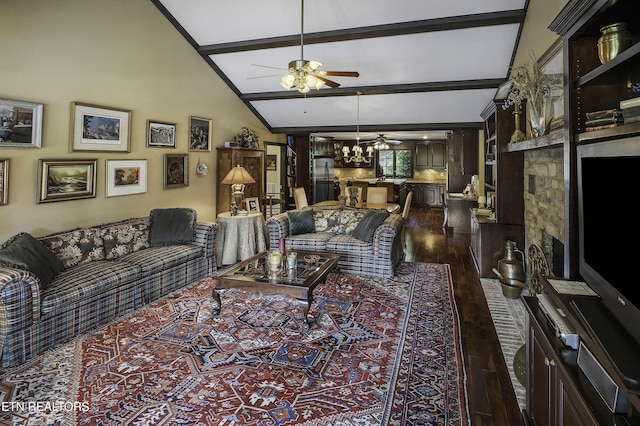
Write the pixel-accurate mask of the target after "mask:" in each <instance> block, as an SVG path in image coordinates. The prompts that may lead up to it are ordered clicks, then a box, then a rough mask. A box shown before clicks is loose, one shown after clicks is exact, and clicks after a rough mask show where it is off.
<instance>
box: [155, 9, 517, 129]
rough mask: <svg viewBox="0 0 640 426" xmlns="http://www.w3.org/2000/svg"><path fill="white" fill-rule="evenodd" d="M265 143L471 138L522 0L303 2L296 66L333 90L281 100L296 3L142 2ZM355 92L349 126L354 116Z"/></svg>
mask: <svg viewBox="0 0 640 426" xmlns="http://www.w3.org/2000/svg"><path fill="white" fill-rule="evenodd" d="M152 2H153V3H154V4H156V6H157V7H158V8H159V9H160V10H161V11H162V12H163V13H164V14H165V16H167V18H168V19H169V20H170V21H171V22H172V23H173V24H174V25H175V26H176V28H178V30H179V31H180V32H181V33H182V34H183V35H184V36H185V37H186V38H187V40H189V42H190V43H191V44H192V45H193V47H194V48H195V49H197V50H198V51H199V53H200V54H201V55H202V57H203V60H205V61H207V62H208V63H209V65H210V66H211V67H212V69H213V70H214V71H215V72H217V73H218V74H219V75H220V76H221V77H222V78H223V79H224V80H225V81H226V82H227V84H228V85H229V86H230V87H231V88H232V89H233V90H234V91H235V93H237V94H238V96H239V97H240V98H241V99H242V100H243V101H244V102H245V103H246V104H247V105H248V106H249V107H250V108H251V109H252V110H253V111H254V113H256V115H257V116H258V117H259V118H260V119H261V120H262V122H263V123H264V124H265V125H266V126H267V127H268V128H269V129H270V130H271V131H272V132H274V133H296V132H325V133H326V132H341V134H344V132H352V131H354V130H355V128H356V122H357V121H358V123H359V125H360V128H361V129H362V130H364V131H370V132H375V133H380V132H384V133H389V132H392V131H395V132H400V133H402V132H405V133H406V132H407V131H412V130H443V129H455V128H464V127H469V126H478V125H479V123H481V121H482V120H481V118H480V112H481V111H482V110H483V109H484V107H485V106H486V105H487V104H488V103H489V102H490V101H491V99H492V98H493V95H494V94H495V92H496V88H497V87H498V85H499V84H500V83H501V82H502V81H504V80H505V79H506V77H507V75H508V71H509V67H510V65H511V63H512V60H513V55H514V53H515V49H516V46H517V40H518V36H519V34H520V30H521V26H522V23H523V22H524V15H525V13H526V5H527V3H528V2H527V0H455V1H442V0H395V1H394V2H390V1H388V0H348V1H345V0H305V3H304V58H303V59H306V60H316V61H319V62H322V63H323V66H322V67H321V68H320V69H322V70H335V71H358V72H359V73H360V76H359V77H357V78H352V77H329V78H330V79H331V80H334V81H336V82H338V83H340V84H341V87H340V88H336V89H331V88H328V87H326V86H325V87H324V88H322V89H320V90H319V91H315V90H312V91H311V92H309V93H308V94H307V96H306V97H305V96H304V95H302V94H300V93H298V92H297V91H296V90H295V89H294V90H291V91H286V90H284V89H282V87H281V86H280V77H281V76H282V75H283V74H284V73H285V72H286V68H287V65H288V63H289V62H290V61H293V60H297V59H301V57H300V55H301V49H300V29H301V22H300V19H301V0H270V1H264V0H242V1H236V2H228V1H226V0H152ZM358 92H360V93H361V95H360V96H359V98H360V100H359V103H360V114H359V118H358V114H357V112H356V111H357V104H358V96H357V95H356V93H358Z"/></svg>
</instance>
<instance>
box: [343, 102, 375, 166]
mask: <svg viewBox="0 0 640 426" xmlns="http://www.w3.org/2000/svg"><path fill="white" fill-rule="evenodd" d="M360 94H361V92H358V98H357V99H358V101H357V107H356V144H355V145H354V146H353V148H352V149H351V151H352V152H353V155H351V156H349V147H348V146H343V147H342V155H343V157H342V161H344V162H345V163H354V164H355V165H356V166H359V165H360V163H366V164H369V163H371V159H372V157H373V147H372V146H371V145H369V146H368V147H367V151H366V152H367V156H366V157H364V156H363V155H362V154H363V152H364V151H363V150H362V147H361V146H360Z"/></svg>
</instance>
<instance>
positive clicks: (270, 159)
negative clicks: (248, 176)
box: [267, 154, 278, 170]
mask: <svg viewBox="0 0 640 426" xmlns="http://www.w3.org/2000/svg"><path fill="white" fill-rule="evenodd" d="M267 170H278V156H277V155H271V154H267Z"/></svg>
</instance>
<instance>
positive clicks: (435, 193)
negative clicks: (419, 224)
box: [407, 182, 445, 207]
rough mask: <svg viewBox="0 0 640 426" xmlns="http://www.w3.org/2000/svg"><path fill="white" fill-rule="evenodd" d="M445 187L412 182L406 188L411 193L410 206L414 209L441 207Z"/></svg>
mask: <svg viewBox="0 0 640 426" xmlns="http://www.w3.org/2000/svg"><path fill="white" fill-rule="evenodd" d="M444 190H445V185H444V184H442V183H422V182H413V183H410V184H409V185H408V187H407V192H408V191H413V198H412V199H411V205H412V206H414V207H442V206H443V198H442V197H443V195H444Z"/></svg>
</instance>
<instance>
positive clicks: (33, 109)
mask: <svg viewBox="0 0 640 426" xmlns="http://www.w3.org/2000/svg"><path fill="white" fill-rule="evenodd" d="M42 111H43V106H42V104H34V103H30V102H21V101H11V100H7V99H0V147H3V146H4V147H11V148H40V147H41V146H42Z"/></svg>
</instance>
